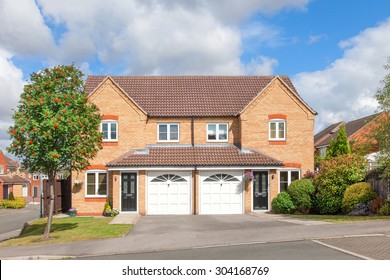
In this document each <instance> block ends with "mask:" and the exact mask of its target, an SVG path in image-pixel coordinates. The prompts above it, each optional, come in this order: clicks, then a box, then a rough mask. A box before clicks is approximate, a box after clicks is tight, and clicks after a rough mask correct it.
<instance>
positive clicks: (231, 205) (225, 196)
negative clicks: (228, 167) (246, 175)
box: [200, 172, 243, 214]
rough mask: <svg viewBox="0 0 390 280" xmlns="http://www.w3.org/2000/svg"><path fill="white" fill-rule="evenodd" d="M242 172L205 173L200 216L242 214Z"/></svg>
mask: <svg viewBox="0 0 390 280" xmlns="http://www.w3.org/2000/svg"><path fill="white" fill-rule="evenodd" d="M241 177H242V176H241V172H216V173H203V174H202V176H201V188H200V195H201V197H200V204H201V205H200V214H242V213H243V189H242V186H243V185H242V182H241Z"/></svg>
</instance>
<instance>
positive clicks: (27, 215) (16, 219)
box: [0, 204, 40, 241]
mask: <svg viewBox="0 0 390 280" xmlns="http://www.w3.org/2000/svg"><path fill="white" fill-rule="evenodd" d="M39 207H40V206H39V204H27V206H26V207H24V208H22V209H0V241H2V240H4V239H7V238H8V237H7V236H8V233H11V232H15V231H20V230H22V228H23V226H24V224H25V223H26V222H29V221H32V220H35V219H38V218H39Z"/></svg>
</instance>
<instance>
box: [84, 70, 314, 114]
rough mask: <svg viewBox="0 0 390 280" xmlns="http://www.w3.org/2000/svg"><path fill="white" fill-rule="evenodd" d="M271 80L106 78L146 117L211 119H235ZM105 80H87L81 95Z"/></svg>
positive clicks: (264, 77) (243, 78) (193, 77)
mask: <svg viewBox="0 0 390 280" xmlns="http://www.w3.org/2000/svg"><path fill="white" fill-rule="evenodd" d="M275 77H276V76H138V77H134V76H111V77H110V78H111V79H112V80H113V81H114V82H115V83H116V84H117V85H118V86H119V87H120V88H121V89H122V90H123V91H124V92H125V93H126V94H128V96H129V97H131V98H132V99H133V100H134V102H135V103H136V104H137V105H138V106H140V107H141V109H142V110H143V111H145V112H146V113H147V114H148V115H150V116H153V117H199V116H202V117H203V116H204V117H207V116H210V117H211V116H237V115H239V114H240V112H241V111H242V110H243V109H244V108H245V107H246V106H247V105H248V104H249V103H250V102H251V101H252V100H253V99H254V98H255V97H256V96H257V94H259V93H260V92H261V91H262V90H263V89H264V88H265V87H266V86H267V85H268V84H269V83H270V82H271V81H272V80H273V79H274V78H275ZM105 78H107V76H89V77H88V78H87V81H86V84H85V91H86V92H87V93H88V94H90V93H91V92H93V91H94V90H95V89H96V88H97V87H98V86H99V85H100V84H101V83H102V82H103V81H104V80H105ZM280 78H281V79H282V80H283V82H284V83H286V85H288V87H289V88H290V89H291V90H292V91H293V92H294V93H295V94H297V95H298V93H297V91H296V89H295V87H294V85H293V84H292V83H291V81H290V79H289V78H288V77H287V76H280ZM298 96H299V95H298ZM299 98H300V97H299ZM308 108H310V107H309V106H308ZM313 112H314V111H313Z"/></svg>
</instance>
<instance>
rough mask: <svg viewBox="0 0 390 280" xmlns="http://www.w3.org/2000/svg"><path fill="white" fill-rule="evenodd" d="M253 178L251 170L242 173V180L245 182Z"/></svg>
mask: <svg viewBox="0 0 390 280" xmlns="http://www.w3.org/2000/svg"><path fill="white" fill-rule="evenodd" d="M253 178H254V176H253V171H248V172H246V173H245V174H244V181H245V182H250V181H252V180H253Z"/></svg>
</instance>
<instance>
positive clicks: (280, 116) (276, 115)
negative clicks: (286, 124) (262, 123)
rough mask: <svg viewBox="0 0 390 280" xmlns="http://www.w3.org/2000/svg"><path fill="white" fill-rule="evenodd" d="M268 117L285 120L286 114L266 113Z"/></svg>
mask: <svg viewBox="0 0 390 280" xmlns="http://www.w3.org/2000/svg"><path fill="white" fill-rule="evenodd" d="M268 119H269V120H273V119H279V120H286V119H287V115H284V114H272V115H268Z"/></svg>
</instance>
